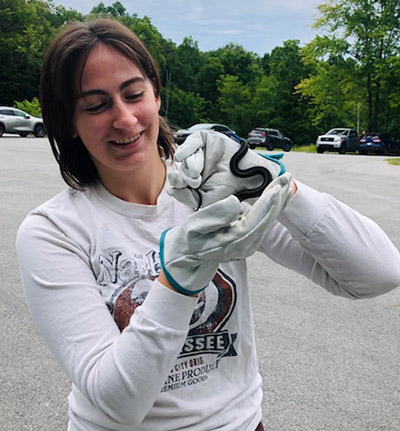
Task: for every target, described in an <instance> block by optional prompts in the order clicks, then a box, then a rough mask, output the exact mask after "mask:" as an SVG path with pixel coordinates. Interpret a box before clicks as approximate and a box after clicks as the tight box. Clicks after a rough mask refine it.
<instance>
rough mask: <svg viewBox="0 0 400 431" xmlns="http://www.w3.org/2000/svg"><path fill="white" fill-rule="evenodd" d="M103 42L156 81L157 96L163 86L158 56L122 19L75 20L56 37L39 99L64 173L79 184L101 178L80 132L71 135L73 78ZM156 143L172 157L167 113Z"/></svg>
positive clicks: (44, 69)
mask: <svg viewBox="0 0 400 431" xmlns="http://www.w3.org/2000/svg"><path fill="white" fill-rule="evenodd" d="M98 42H101V43H104V44H106V45H109V46H111V47H113V48H115V49H117V50H118V51H120V52H121V53H122V54H123V55H125V56H126V57H127V58H128V59H129V60H130V61H132V62H133V63H134V64H135V65H136V66H137V67H138V68H139V69H140V71H141V72H142V73H143V75H144V76H146V77H147V78H148V79H149V81H150V82H152V84H153V86H154V89H155V92H156V96H160V92H161V80H160V75H159V72H158V69H157V66H156V64H155V61H154V59H153V57H152V56H151V55H150V53H149V52H148V50H147V49H146V47H145V46H144V44H143V43H142V42H141V40H140V39H139V38H138V37H137V36H136V35H135V34H134V33H132V32H131V31H130V30H129V29H128V28H127V27H125V26H124V25H123V24H121V23H119V22H118V21H116V20H113V19H96V20H94V21H91V22H87V23H83V22H74V23H70V24H68V25H67V26H66V27H65V28H64V29H63V30H62V31H61V32H60V33H59V34H58V35H57V36H56V37H55V38H54V40H53V41H52V43H51V44H50V46H49V47H48V49H47V51H46V54H45V58H44V62H43V66H42V71H41V77H40V102H41V106H42V115H43V121H44V124H45V126H46V130H47V135H48V138H49V141H50V145H51V148H52V150H53V154H54V156H55V158H56V160H57V162H58V164H59V166H60V171H61V175H62V177H63V179H64V180H65V182H66V183H67V184H68V185H69V186H71V187H73V188H75V189H82V188H83V187H84V186H87V185H89V184H92V183H94V182H95V181H97V179H98V173H97V170H96V168H95V166H94V163H93V161H92V159H91V157H90V155H89V152H88V151H87V150H86V147H85V146H84V145H83V143H82V141H81V140H80V138H79V137H78V138H73V136H72V135H73V132H72V121H73V116H74V109H75V101H74V97H73V94H74V88H75V82H74V81H75V79H76V76H79V75H77V72H79V71H80V73H81V72H82V70H83V67H84V64H85V62H86V59H87V57H88V55H89V53H90V51H91V50H92V49H93V47H94V46H95V44H96V43H98ZM79 69H80V70H79ZM157 145H158V151H159V154H160V156H162V157H165V158H168V157H170V156H172V155H173V153H174V148H173V144H172V134H171V131H170V129H169V127H168V125H167V122H166V121H165V120H164V119H163V118H162V117H160V127H159V134H158V139H157Z"/></svg>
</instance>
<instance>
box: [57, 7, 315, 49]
mask: <svg viewBox="0 0 400 431" xmlns="http://www.w3.org/2000/svg"><path fill="white" fill-rule="evenodd" d="M100 1H101V0H53V2H54V3H55V4H57V5H62V6H64V7H65V8H67V9H68V8H72V9H74V10H77V11H79V12H81V13H84V14H87V13H89V12H90V11H91V9H92V8H93V6H97V5H98V4H99V3H100ZM114 1H115V0H111V1H110V0H103V3H104V4H105V6H109V5H111V4H112V3H114ZM120 1H121V3H122V4H123V5H124V7H125V8H126V10H127V12H128V14H129V15H132V14H134V13H136V14H137V15H138V17H139V18H143V16H148V17H149V18H150V19H151V22H152V24H153V25H155V26H156V27H157V29H158V31H159V32H160V33H161V34H162V35H163V37H164V38H166V39H171V40H172V41H173V42H175V43H176V44H177V45H179V44H180V43H181V42H182V41H183V39H184V38H185V37H187V36H191V37H192V38H193V40H195V41H196V42H197V43H198V46H199V49H200V50H201V51H211V50H214V49H217V48H220V47H224V46H226V45H227V44H228V43H231V42H232V43H234V44H237V45H241V46H243V47H244V48H245V49H246V50H247V51H251V52H254V53H256V54H258V55H260V56H263V55H264V54H265V53H270V52H271V51H272V49H273V48H275V47H277V46H282V45H283V42H284V41H285V40H288V39H298V40H299V41H300V46H303V45H304V44H306V43H308V42H310V41H311V40H312V39H313V38H314V37H315V35H316V31H315V30H314V29H312V24H313V23H314V21H315V19H316V18H317V17H318V11H317V8H316V5H317V4H319V3H322V0H244V1H242V0H120Z"/></svg>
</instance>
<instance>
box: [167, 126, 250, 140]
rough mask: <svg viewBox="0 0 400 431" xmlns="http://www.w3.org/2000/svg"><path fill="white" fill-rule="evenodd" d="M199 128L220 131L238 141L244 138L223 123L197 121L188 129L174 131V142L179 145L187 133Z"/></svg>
mask: <svg viewBox="0 0 400 431" xmlns="http://www.w3.org/2000/svg"><path fill="white" fill-rule="evenodd" d="M199 130H213V131H215V132H220V133H223V134H224V135H226V136H228V137H229V138H232V139H233V140H234V141H237V142H239V143H240V142H242V141H243V140H244V139H243V138H241V137H239V136H238V135H237V134H236V132H235V131H234V130H232V129H230V128H229V127H228V126H224V125H223V124H214V123H199V124H195V125H194V126H192V127H189V129H180V130H178V131H176V132H175V133H174V142H175V143H176V144H178V145H181V144H183V143H184V142H185V140H186V138H187V137H188V136H189V135H191V134H192V133H194V132H197V131H199Z"/></svg>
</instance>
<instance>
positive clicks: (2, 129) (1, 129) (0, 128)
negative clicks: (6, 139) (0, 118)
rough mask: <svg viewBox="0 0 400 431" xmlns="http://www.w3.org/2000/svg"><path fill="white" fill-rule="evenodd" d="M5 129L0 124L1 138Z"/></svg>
mask: <svg viewBox="0 0 400 431" xmlns="http://www.w3.org/2000/svg"><path fill="white" fill-rule="evenodd" d="M5 130H6V128H5V127H4V124H1V123H0V136H3V133H4V132H5Z"/></svg>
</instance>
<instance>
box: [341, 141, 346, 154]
mask: <svg viewBox="0 0 400 431" xmlns="http://www.w3.org/2000/svg"><path fill="white" fill-rule="evenodd" d="M346 150H347V145H346V142H343V144H342V145H341V146H340V148H339V154H346Z"/></svg>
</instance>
